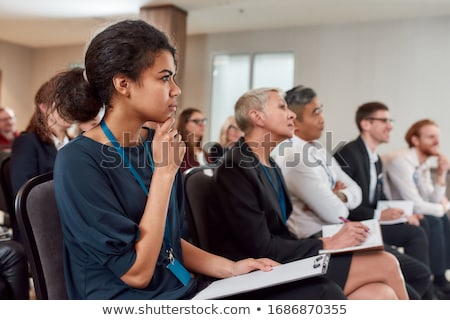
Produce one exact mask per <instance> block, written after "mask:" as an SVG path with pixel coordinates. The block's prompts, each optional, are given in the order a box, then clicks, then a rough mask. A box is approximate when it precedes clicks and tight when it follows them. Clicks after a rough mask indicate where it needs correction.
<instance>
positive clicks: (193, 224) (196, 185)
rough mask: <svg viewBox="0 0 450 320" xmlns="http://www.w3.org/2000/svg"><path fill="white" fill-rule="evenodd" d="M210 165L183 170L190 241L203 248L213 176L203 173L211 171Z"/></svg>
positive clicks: (204, 247)
mask: <svg viewBox="0 0 450 320" xmlns="http://www.w3.org/2000/svg"><path fill="white" fill-rule="evenodd" d="M213 170H214V168H213V167H212V166H208V165H205V166H199V167H194V168H191V169H188V170H186V171H185V172H184V175H183V178H184V192H185V200H186V211H185V212H186V219H187V222H188V225H189V233H190V236H191V242H192V243H193V244H194V245H195V246H197V247H199V248H202V249H204V250H208V249H209V242H208V223H207V221H208V220H207V219H208V201H211V197H212V195H213V194H212V191H213V183H214V181H213V177H212V176H211V175H208V174H205V171H206V172H213Z"/></svg>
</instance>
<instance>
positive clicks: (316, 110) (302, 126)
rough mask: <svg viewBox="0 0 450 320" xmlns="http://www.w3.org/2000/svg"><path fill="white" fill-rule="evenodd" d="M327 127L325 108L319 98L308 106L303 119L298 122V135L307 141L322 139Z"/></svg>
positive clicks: (298, 119)
mask: <svg viewBox="0 0 450 320" xmlns="http://www.w3.org/2000/svg"><path fill="white" fill-rule="evenodd" d="M324 127H325V119H324V117H323V106H322V103H321V102H320V101H319V99H318V98H317V97H314V98H313V99H312V100H311V102H310V103H308V104H306V105H305V107H304V110H303V113H302V117H301V118H297V120H296V134H297V135H298V136H299V137H301V138H302V139H303V140H305V141H314V140H317V139H319V138H320V136H321V135H322V132H323V129H324Z"/></svg>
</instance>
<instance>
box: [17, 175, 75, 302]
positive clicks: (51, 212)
mask: <svg viewBox="0 0 450 320" xmlns="http://www.w3.org/2000/svg"><path fill="white" fill-rule="evenodd" d="M15 207H16V215H17V222H18V226H19V230H20V232H21V237H22V239H23V242H24V246H25V249H26V251H27V256H28V260H29V262H30V267H31V274H32V276H33V281H34V287H35V291H36V298H37V299H40V300H65V299H67V292H66V284H65V280H64V267H63V237H62V230H61V222H60V218H59V214H58V210H57V207H56V199H55V193H54V185H53V173H52V172H49V173H46V174H43V175H40V176H37V177H35V178H32V179H30V180H29V181H28V182H26V183H25V184H24V185H23V186H22V187H21V188H20V190H19V192H18V193H17V197H16V202H15Z"/></svg>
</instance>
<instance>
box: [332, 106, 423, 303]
mask: <svg viewBox="0 0 450 320" xmlns="http://www.w3.org/2000/svg"><path fill="white" fill-rule="evenodd" d="M356 123H357V126H358V129H359V130H360V136H359V137H358V138H357V139H356V140H354V141H351V142H349V143H347V144H346V145H345V146H344V147H342V148H341V149H340V150H339V151H338V152H337V153H336V154H335V155H334V156H335V158H336V160H337V161H338V162H339V164H340V165H341V167H342V169H343V170H344V171H345V172H346V173H347V174H348V175H349V176H350V177H351V178H352V179H353V180H354V181H356V183H358V185H359V186H360V187H361V190H362V199H363V200H362V202H361V204H360V205H359V206H358V207H357V208H355V209H353V210H350V214H349V219H350V220H353V221H361V220H366V219H373V218H376V219H379V220H380V221H389V220H395V219H398V218H400V217H401V215H402V214H403V212H402V210H401V209H399V208H388V209H385V210H377V209H376V208H377V202H378V201H379V200H387V197H386V195H385V194H384V192H383V179H382V163H381V160H380V158H379V157H378V155H377V153H376V148H377V147H378V146H379V145H380V144H381V143H386V142H388V141H389V136H390V131H391V130H392V128H393V126H392V119H391V118H390V117H389V111H388V107H387V106H386V105H384V104H382V103H379V102H369V103H366V104H363V105H362V106H360V107H359V108H358V111H357V112H356ZM409 219H410V220H409V221H408V223H397V224H390V225H383V224H382V225H381V230H382V233H383V239H384V242H385V243H386V244H387V245H388V246H386V250H388V251H389V252H392V253H393V254H395V255H396V256H397V258H398V259H399V261H400V263H401V266H402V270H403V271H404V274H405V278H406V280H407V283H409V284H411V285H412V286H413V287H414V288H415V289H416V291H417V292H418V293H419V294H420V295H421V296H423V297H426V298H430V297H431V293H430V290H429V287H430V286H431V281H428V282H427V283H426V284H425V283H424V281H420V282H421V283H422V284H419V283H418V282H419V279H414V278H411V277H412V276H413V275H421V278H424V277H425V275H426V273H428V274H429V275H431V271H430V270H429V253H428V240H427V235H426V232H425V230H424V229H423V228H422V227H421V226H420V222H419V218H418V216H416V215H413V216H412V217H410V218H409ZM420 221H421V220H420ZM390 246H397V247H403V248H404V250H405V253H406V254H407V255H404V254H399V253H398V252H397V250H396V249H392V248H391V247H390ZM408 256H410V257H413V258H414V260H416V261H411V259H409V258H408ZM416 262H417V263H416ZM406 268H407V269H408V270H409V271H408V272H406V270H405V269H406Z"/></svg>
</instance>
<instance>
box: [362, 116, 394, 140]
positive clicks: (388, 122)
mask: <svg viewBox="0 0 450 320" xmlns="http://www.w3.org/2000/svg"><path fill="white" fill-rule="evenodd" d="M364 121H367V124H368V125H367V126H366V128H367V132H368V133H369V134H370V136H371V137H372V139H374V140H375V141H377V142H378V143H379V144H381V143H388V142H389V139H390V135H391V131H392V129H393V128H394V126H393V125H392V119H391V117H390V114H389V111H386V110H378V111H376V112H374V113H373V114H371V115H370V117H368V118H367V119H366V120H364Z"/></svg>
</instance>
